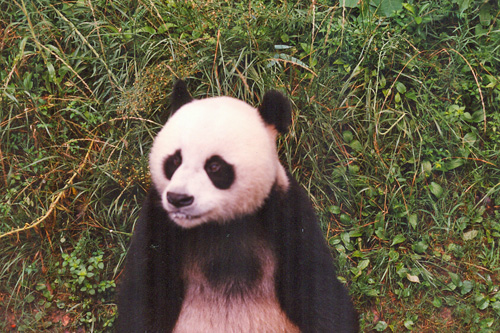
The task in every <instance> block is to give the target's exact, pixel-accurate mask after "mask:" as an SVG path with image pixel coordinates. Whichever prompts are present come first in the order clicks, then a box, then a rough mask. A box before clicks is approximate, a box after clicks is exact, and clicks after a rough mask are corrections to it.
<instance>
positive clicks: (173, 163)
mask: <svg viewBox="0 0 500 333" xmlns="http://www.w3.org/2000/svg"><path fill="white" fill-rule="evenodd" d="M181 164H182V155H181V151H180V150H177V151H176V152H175V153H174V154H173V155H170V156H169V157H168V158H167V159H166V160H165V163H164V165H163V170H164V171H165V176H166V177H167V179H171V178H172V176H173V175H174V172H175V170H177V168H178V167H179V166H180V165H181Z"/></svg>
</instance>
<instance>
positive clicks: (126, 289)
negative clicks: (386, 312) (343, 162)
mask: <svg viewBox="0 0 500 333" xmlns="http://www.w3.org/2000/svg"><path fill="white" fill-rule="evenodd" d="M171 104H172V111H173V115H172V116H171V117H170V118H169V120H168V121H167V122H166V124H165V126H164V127H163V128H162V129H161V131H160V132H159V133H158V135H157V137H156V138H155V139H154V141H153V146H152V148H151V153H150V160H149V164H150V172H151V178H152V186H151V189H150V190H149V192H148V195H147V198H146V199H145V202H144V204H143V207H142V209H141V212H140V216H139V219H138V221H137V223H136V225H135V231H134V234H133V236H132V241H131V246H130V249H129V252H128V255H127V259H126V263H125V268H124V272H123V277H122V281H121V283H120V285H119V295H118V319H117V332H179V333H182V332H189V333H191V332H357V331H358V320H357V314H356V311H355V309H354V307H353V303H352V301H351V299H350V297H349V295H348V292H347V290H346V289H345V288H344V286H343V285H342V284H341V283H340V282H339V281H338V280H337V277H336V273H335V269H334V263H333V259H332V256H331V253H330V250H329V248H328V246H327V244H326V241H325V239H324V237H323V234H322V232H321V230H320V227H319V225H318V222H317V219H316V217H315V213H314V210H313V208H312V205H311V203H310V201H309V199H308V197H307V195H306V194H305V191H304V190H303V189H301V187H300V186H299V185H298V183H297V182H296V181H295V180H294V179H293V177H292V176H291V174H290V173H288V172H287V171H286V170H285V169H284V167H283V166H282V165H281V164H280V162H279V159H278V152H277V148H276V138H277V136H278V134H279V133H285V132H286V131H287V129H288V126H289V125H290V123H291V106H290V102H289V101H288V99H287V98H286V97H285V96H284V95H282V94H281V93H280V92H277V91H268V92H267V93H266V94H265V95H264V97H263V100H262V104H261V105H260V106H259V107H258V108H257V109H256V108H254V107H252V106H250V105H249V104H247V103H245V102H243V101H240V100H238V99H234V98H231V97H212V98H206V99H201V100H195V99H193V98H192V97H191V95H190V94H189V92H188V90H187V87H186V84H185V83H184V81H182V80H179V81H177V82H176V84H175V85H174V89H173V93H172V101H171Z"/></svg>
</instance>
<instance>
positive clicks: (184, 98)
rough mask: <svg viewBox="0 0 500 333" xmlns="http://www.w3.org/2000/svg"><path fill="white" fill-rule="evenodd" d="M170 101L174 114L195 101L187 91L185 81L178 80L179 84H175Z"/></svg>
mask: <svg viewBox="0 0 500 333" xmlns="http://www.w3.org/2000/svg"><path fill="white" fill-rule="evenodd" d="M170 100H171V110H172V113H174V112H175V111H177V110H179V109H180V108H181V107H182V106H183V105H184V104H187V103H189V102H191V101H192V100H193V97H192V96H191V94H190V93H189V91H188V90H187V86H186V83H185V82H184V81H182V80H178V81H177V82H175V84H174V89H173V90H172V96H171V97H170Z"/></svg>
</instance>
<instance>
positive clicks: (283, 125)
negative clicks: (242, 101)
mask: <svg viewBox="0 0 500 333" xmlns="http://www.w3.org/2000/svg"><path fill="white" fill-rule="evenodd" d="M259 112H260V115H261V117H262V119H264V121H265V122H266V123H267V124H269V125H273V126H274V127H275V128H276V129H277V130H278V131H279V132H280V133H282V134H284V133H286V132H287V131H288V126H290V124H291V123H292V106H291V105H290V101H289V100H288V98H286V97H285V96H284V95H283V94H282V93H280V92H279V91H276V90H270V91H268V92H266V93H265V95H264V98H263V100H262V104H261V105H260V106H259Z"/></svg>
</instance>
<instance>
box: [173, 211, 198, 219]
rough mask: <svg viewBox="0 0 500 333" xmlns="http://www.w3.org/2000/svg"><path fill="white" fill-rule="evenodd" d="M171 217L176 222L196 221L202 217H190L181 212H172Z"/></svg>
mask: <svg viewBox="0 0 500 333" xmlns="http://www.w3.org/2000/svg"><path fill="white" fill-rule="evenodd" d="M169 215H170V218H172V219H175V220H195V219H199V218H200V217H201V215H189V214H186V213H181V212H170V213H169Z"/></svg>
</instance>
